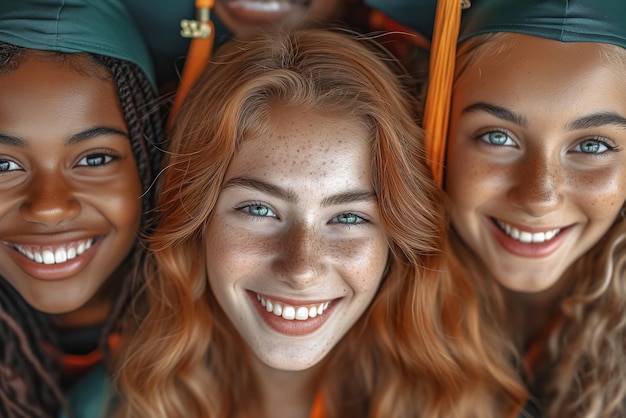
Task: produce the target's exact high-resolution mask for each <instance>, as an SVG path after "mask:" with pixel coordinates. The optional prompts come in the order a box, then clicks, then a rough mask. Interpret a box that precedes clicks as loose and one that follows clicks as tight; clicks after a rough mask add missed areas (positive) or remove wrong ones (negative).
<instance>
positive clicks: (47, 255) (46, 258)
mask: <svg viewBox="0 0 626 418" xmlns="http://www.w3.org/2000/svg"><path fill="white" fill-rule="evenodd" d="M42 255H43V263H44V264H54V254H52V251H48V250H46V251H44V252H43V253H42Z"/></svg>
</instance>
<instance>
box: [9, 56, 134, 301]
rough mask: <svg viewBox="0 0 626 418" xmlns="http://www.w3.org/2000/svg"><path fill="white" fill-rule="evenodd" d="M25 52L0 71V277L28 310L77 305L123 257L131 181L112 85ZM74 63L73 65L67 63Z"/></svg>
mask: <svg viewBox="0 0 626 418" xmlns="http://www.w3.org/2000/svg"><path fill="white" fill-rule="evenodd" d="M72 60H73V62H72V63H67V62H65V61H63V59H60V58H58V57H54V56H51V55H50V54H44V53H35V52H29V53H28V54H27V55H26V56H25V57H24V59H23V60H22V61H21V63H20V66H19V67H18V69H16V70H14V71H11V72H9V73H7V74H3V75H0V275H1V276H2V277H4V278H5V279H6V280H8V281H9V283H11V285H12V286H13V287H14V288H15V289H16V290H17V291H18V292H19V293H20V294H21V295H22V296H23V297H24V299H25V300H26V301H27V302H28V303H29V304H31V305H32V306H33V307H34V308H36V309H39V310H41V311H43V312H46V313H67V312H71V311H74V310H76V309H78V308H79V307H81V306H83V305H84V304H85V303H87V301H89V300H90V298H91V297H92V296H94V294H95V293H96V292H97V291H98V289H99V288H100V287H101V285H102V284H103V283H104V282H105V281H106V280H107V278H108V277H109V276H110V275H111V273H112V272H113V271H114V270H115V269H116V268H117V267H118V266H119V265H120V264H121V263H122V261H123V260H124V259H125V258H126V256H127V255H128V253H129V251H130V249H131V248H132V245H133V243H134V242H135V236H136V233H137V230H138V228H139V222H140V217H141V200H140V195H141V184H140V182H139V176H138V172H137V167H136V163H135V158H134V156H133V154H132V150H131V147H130V141H129V139H128V133H127V128H126V123H125V121H124V117H123V114H122V112H121V109H120V104H119V102H118V99H117V92H116V89H115V86H114V84H113V82H112V81H109V80H103V79H101V78H99V77H96V76H89V75H86V74H85V72H77V71H76V66H77V65H78V66H79V67H80V68H82V69H83V70H85V71H92V72H94V73H95V72H98V71H102V69H100V68H96V67H95V66H93V64H91V63H90V62H89V61H87V58H85V57H81V58H78V57H74V58H72ZM74 60H75V61H74Z"/></svg>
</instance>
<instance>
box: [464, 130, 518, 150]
mask: <svg viewBox="0 0 626 418" xmlns="http://www.w3.org/2000/svg"><path fill="white" fill-rule="evenodd" d="M490 134H500V135H504V136H506V137H507V141H512V142H513V143H515V141H513V139H512V137H511V134H510V133H509V132H507V131H506V130H504V129H497V128H496V129H491V130H488V131H484V132H481V133H480V134H478V135H476V136H474V140H476V141H480V142H481V143H483V144H485V145H488V146H491V147H497V148H501V147H512V146H513V145H505V144H493V143H491V142H489V141H487V140H485V139H483V138H484V137H485V136H487V135H490ZM515 145H517V144H515Z"/></svg>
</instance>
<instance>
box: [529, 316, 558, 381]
mask: <svg viewBox="0 0 626 418" xmlns="http://www.w3.org/2000/svg"><path fill="white" fill-rule="evenodd" d="M561 320H562V317H561V315H558V316H556V317H555V318H553V319H552V320H551V321H550V322H549V323H548V324H547V325H546V326H545V328H544V329H543V330H542V331H541V332H540V333H539V334H537V336H536V337H535V338H534V339H533V341H532V342H531V344H530V346H529V347H528V349H527V350H526V354H525V355H524V374H525V375H526V376H527V378H528V379H529V380H530V381H533V380H534V379H535V372H536V371H537V367H538V366H539V362H540V361H541V360H542V359H543V357H544V356H545V351H546V341H547V340H548V338H549V337H550V334H552V332H553V331H554V329H555V328H556V327H557V325H558V324H559V323H560V322H561Z"/></svg>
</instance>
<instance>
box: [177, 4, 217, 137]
mask: <svg viewBox="0 0 626 418" xmlns="http://www.w3.org/2000/svg"><path fill="white" fill-rule="evenodd" d="M214 4H215V0H196V10H197V13H198V23H199V24H200V25H207V26H208V28H209V34H208V36H206V37H198V36H195V37H193V39H192V40H191V44H190V45H189V51H188V53H187V59H186V60H185V67H184V68H183V73H182V76H181V79H180V83H179V84H178V88H177V89H176V96H175V97H174V102H173V103H172V107H171V109H170V114H169V117H168V120H167V125H166V130H167V132H169V131H171V130H172V127H173V125H174V119H175V117H176V113H178V111H179V110H180V107H181V105H182V103H183V101H184V99H185V97H186V96H187V93H189V90H191V87H192V86H193V85H194V84H195V82H196V80H197V79H198V77H199V76H200V74H201V73H202V71H203V70H204V67H205V66H206V64H207V63H208V62H209V60H210V58H211V54H212V52H213V41H214V40H215V26H214V25H213V22H211V21H210V20H208V17H209V13H208V12H209V11H210V10H211V9H212V8H213V5H214ZM202 11H204V12H206V13H202ZM200 16H206V18H205V17H200Z"/></svg>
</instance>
